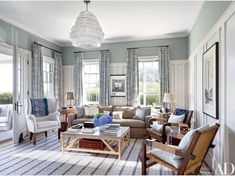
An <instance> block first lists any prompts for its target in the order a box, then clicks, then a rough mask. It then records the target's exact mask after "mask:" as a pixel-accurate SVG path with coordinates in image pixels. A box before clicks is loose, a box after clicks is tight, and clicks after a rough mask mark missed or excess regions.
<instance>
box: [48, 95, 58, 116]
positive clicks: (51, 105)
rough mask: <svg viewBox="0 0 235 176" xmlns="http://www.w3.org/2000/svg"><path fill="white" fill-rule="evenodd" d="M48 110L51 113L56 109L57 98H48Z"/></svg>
mask: <svg viewBox="0 0 235 176" xmlns="http://www.w3.org/2000/svg"><path fill="white" fill-rule="evenodd" d="M47 102H48V112H49V113H53V112H56V111H57V99H55V98H48V99H47Z"/></svg>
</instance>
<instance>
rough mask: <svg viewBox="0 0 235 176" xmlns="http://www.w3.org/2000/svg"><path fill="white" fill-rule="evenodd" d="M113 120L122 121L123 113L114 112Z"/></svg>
mask: <svg viewBox="0 0 235 176" xmlns="http://www.w3.org/2000/svg"><path fill="white" fill-rule="evenodd" d="M112 114H113V119H122V114H123V111H113V113H112Z"/></svg>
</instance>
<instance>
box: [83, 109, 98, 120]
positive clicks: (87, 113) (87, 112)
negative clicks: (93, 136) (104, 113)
mask: <svg viewBox="0 0 235 176" xmlns="http://www.w3.org/2000/svg"><path fill="white" fill-rule="evenodd" d="M96 114H99V108H98V107H97V106H85V116H86V117H89V118H93V117H94V115H96Z"/></svg>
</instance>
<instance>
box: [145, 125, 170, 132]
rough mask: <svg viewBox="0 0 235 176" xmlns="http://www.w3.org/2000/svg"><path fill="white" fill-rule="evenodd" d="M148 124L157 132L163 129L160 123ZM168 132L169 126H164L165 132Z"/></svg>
mask: <svg viewBox="0 0 235 176" xmlns="http://www.w3.org/2000/svg"><path fill="white" fill-rule="evenodd" d="M150 126H151V128H152V129H153V130H155V131H158V132H162V131H163V125H161V124H152V125H150ZM169 132H171V127H169V126H166V127H165V133H166V134H168V133H169Z"/></svg>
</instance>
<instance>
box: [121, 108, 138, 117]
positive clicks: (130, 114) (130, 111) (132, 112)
mask: <svg viewBox="0 0 235 176" xmlns="http://www.w3.org/2000/svg"><path fill="white" fill-rule="evenodd" d="M135 111H136V107H129V108H127V109H126V110H125V111H123V114H122V118H123V119H132V118H133V116H134V115H135Z"/></svg>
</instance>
